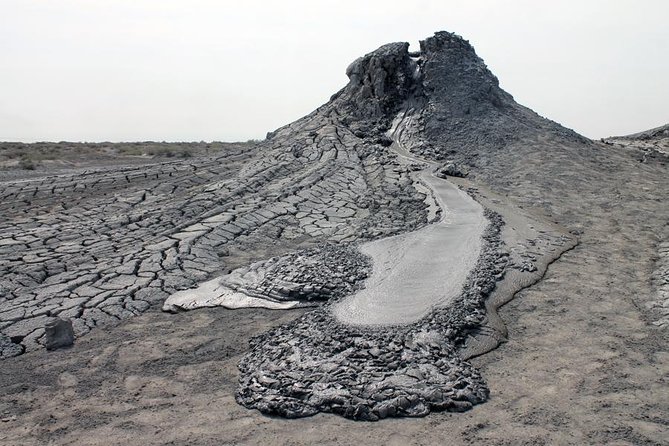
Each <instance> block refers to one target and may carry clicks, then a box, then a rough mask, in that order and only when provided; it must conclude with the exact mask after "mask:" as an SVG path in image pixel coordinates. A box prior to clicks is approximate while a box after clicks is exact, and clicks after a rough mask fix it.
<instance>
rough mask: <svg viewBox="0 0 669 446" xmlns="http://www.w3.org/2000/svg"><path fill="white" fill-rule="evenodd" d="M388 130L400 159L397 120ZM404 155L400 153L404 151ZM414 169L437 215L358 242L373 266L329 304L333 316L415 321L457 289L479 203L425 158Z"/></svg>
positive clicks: (472, 258) (470, 258) (352, 320)
mask: <svg viewBox="0 0 669 446" xmlns="http://www.w3.org/2000/svg"><path fill="white" fill-rule="evenodd" d="M405 114H406V112H402V113H400V115H399V119H397V120H396V121H399V122H397V123H396V124H395V125H393V128H392V130H391V136H392V137H394V140H395V142H394V144H393V145H392V146H391V148H392V149H394V150H395V151H396V152H397V153H398V154H399V155H400V157H401V158H404V159H406V160H413V161H418V162H419V163H421V161H422V160H419V159H416V158H414V157H411V156H410V155H408V153H407V152H406V150H405V149H404V148H403V147H402V145H401V141H400V140H399V138H396V137H395V136H396V135H397V134H398V133H399V132H401V131H402V129H401V128H398V126H401V121H402V120H403V118H404V116H405ZM405 154H406V155H405ZM425 164H426V166H427V167H426V168H424V169H423V170H422V171H419V172H418V175H417V176H418V179H419V181H420V182H421V184H423V185H425V187H427V188H429V189H430V192H431V193H430V197H434V201H435V202H436V205H437V206H438V207H439V208H438V209H439V210H438V211H433V212H432V213H434V214H436V213H437V212H440V214H441V218H440V219H439V221H437V222H434V223H432V224H430V225H427V226H425V227H423V228H421V229H419V230H417V231H413V232H410V233H407V234H401V235H396V236H393V237H389V238H385V239H381V240H375V241H373V242H369V243H367V244H364V245H362V246H361V248H360V249H361V251H362V252H363V253H364V254H366V255H368V256H369V257H371V258H372V260H373V264H374V270H373V272H372V274H371V276H370V278H369V279H367V280H366V282H365V288H364V289H363V290H361V291H359V292H357V293H355V294H354V295H352V296H349V297H346V298H344V299H342V300H341V301H339V302H338V303H337V304H336V305H334V306H333V307H332V311H333V313H334V315H335V317H336V318H337V319H338V320H339V321H340V322H342V323H344V324H350V325H399V324H407V323H411V322H416V321H418V320H419V319H421V318H423V317H424V316H425V315H426V314H427V313H429V312H430V311H431V310H432V309H433V308H435V307H440V306H441V307H443V306H447V305H449V304H451V303H452V302H453V301H454V300H455V299H456V298H457V297H458V296H459V295H460V294H461V293H462V290H463V287H464V285H465V282H466V280H467V277H468V275H469V273H470V271H471V270H472V269H473V268H474V267H475V265H476V261H477V259H478V256H479V253H480V251H481V235H482V234H483V231H484V229H485V226H486V222H485V218H484V216H483V208H482V207H481V205H480V204H479V203H477V202H476V201H474V200H473V199H472V198H471V197H469V196H468V195H467V194H466V193H465V192H463V191H461V190H460V189H458V188H457V187H456V186H455V185H454V184H453V183H450V182H449V181H447V180H445V179H442V178H439V177H437V176H436V175H434V173H433V172H432V171H431V170H433V169H434V168H435V167H436V165H435V163H429V164H428V163H425Z"/></svg>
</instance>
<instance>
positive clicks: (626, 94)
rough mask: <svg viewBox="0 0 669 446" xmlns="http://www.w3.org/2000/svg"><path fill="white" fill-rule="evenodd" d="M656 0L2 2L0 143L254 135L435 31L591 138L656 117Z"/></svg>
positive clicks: (668, 67)
mask: <svg viewBox="0 0 669 446" xmlns="http://www.w3.org/2000/svg"><path fill="white" fill-rule="evenodd" d="M667 17H669V1H666V0H636V1H612V0H609V1H604V0H602V1H598V0H577V1H571V0H561V1H556V2H547V1H536V0H534V1H532V0H519V1H509V0H506V1H501V0H500V1H492V0H487V1H486V0H480V1H477V0H470V1H465V0H459V1H455V0H434V1H428V0H425V1H413V2H412V1H408V0H403V1H395V0H382V1H367V2H363V1H362V0H358V1H349V0H344V1H342V0H340V1H318V0H311V1H308V0H285V1H274V2H272V1H258V0H243V1H227V0H219V1H213V0H188V1H186V0H181V1H177V0H153V1H149V0H115V1H111V0H0V140H12V141H19V140H22V141H35V140H53V141H59V140H67V141H135V140H158V141H162V140H166V141H191V140H194V141H199V140H207V141H209V140H224V141H232V140H246V139H250V138H263V137H264V136H265V133H266V132H267V131H269V130H273V129H275V128H276V127H279V126H281V125H283V124H287V123H288V122H291V121H293V120H295V119H297V118H299V117H301V116H303V115H305V114H307V113H309V112H310V111H312V110H313V109H314V108H316V107H317V106H319V105H321V104H323V103H324V102H326V101H327V100H328V98H329V97H330V95H332V94H333V93H335V92H336V91H337V90H338V89H340V88H341V87H343V86H344V85H345V84H346V82H347V78H346V75H345V69H346V67H347V65H348V64H349V63H350V62H351V61H353V60H354V59H355V58H357V57H358V56H360V55H362V54H365V53H367V52H370V51H372V50H374V49H376V48H377V47H378V46H380V45H382V44H384V43H388V42H394V41H407V42H410V43H411V44H412V46H414V47H417V42H418V40H419V39H423V38H425V37H428V36H430V35H432V34H433V32H434V31H438V30H447V31H452V32H456V33H457V34H460V35H462V36H463V37H464V38H466V39H468V40H469V41H470V42H472V44H473V45H474V47H475V48H476V50H477V52H478V54H479V55H480V56H481V57H483V59H484V60H485V61H486V63H487V64H488V66H489V67H490V68H491V70H492V71H493V73H495V74H496V75H497V77H498V78H499V79H500V83H501V84H502V87H503V88H504V89H506V90H507V91H508V92H509V93H511V94H512V95H514V97H515V98H516V100H517V101H518V102H520V103H521V104H524V105H526V106H529V107H530V108H532V109H534V110H535V111H537V112H538V113H539V114H541V115H544V116H546V117H549V118H551V119H553V120H555V121H558V122H560V123H562V124H563V125H565V126H567V127H570V128H573V129H575V130H577V131H578V132H580V133H582V134H584V135H586V136H589V137H593V138H600V137H603V136H610V135H620V134H627V133H632V132H636V131H641V130H645V129H648V128H651V127H656V126H659V125H663V124H666V123H668V122H669V107H668V106H667V104H669V25H668V24H667Z"/></svg>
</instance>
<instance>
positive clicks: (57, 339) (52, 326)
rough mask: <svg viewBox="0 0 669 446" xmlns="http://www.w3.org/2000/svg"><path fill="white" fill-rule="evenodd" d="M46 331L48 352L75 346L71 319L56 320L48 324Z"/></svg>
mask: <svg viewBox="0 0 669 446" xmlns="http://www.w3.org/2000/svg"><path fill="white" fill-rule="evenodd" d="M45 330H46V334H45V337H46V340H45V346H46V349H47V350H56V349H59V348H62V347H69V346H70V345H72V344H74V329H73V328H72V321H71V320H69V319H67V320H65V319H61V318H59V317H57V318H54V319H52V320H50V321H49V322H47V323H46V326H45Z"/></svg>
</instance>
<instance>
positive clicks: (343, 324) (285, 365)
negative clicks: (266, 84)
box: [163, 33, 578, 421]
mask: <svg viewBox="0 0 669 446" xmlns="http://www.w3.org/2000/svg"><path fill="white" fill-rule="evenodd" d="M408 46H409V45H408V44H406V43H394V44H389V45H385V46H383V47H381V48H379V49H378V50H376V51H374V52H372V53H370V54H368V55H366V56H364V57H362V58H360V59H358V60H356V61H355V62H354V63H353V64H351V66H350V67H349V68H348V70H347V74H348V76H349V78H350V82H349V84H348V85H347V86H346V87H345V88H344V89H343V90H342V91H340V92H339V93H337V94H336V95H334V96H333V98H332V100H331V101H330V102H329V103H328V104H326V105H324V106H323V107H321V108H319V109H318V110H316V111H315V112H314V113H312V114H311V115H309V116H307V117H305V118H303V119H301V120H299V121H297V122H295V123H293V124H291V125H289V126H287V127H284V128H282V129H279V130H278V131H277V132H274V133H273V134H271V135H269V136H268V142H266V143H265V144H267V147H268V149H269V150H273V151H282V150H285V149H286V148H287V147H290V150H291V152H292V153H297V154H298V155H297V156H299V157H306V158H307V159H316V158H317V159H319V160H321V161H322V160H323V155H322V154H318V151H319V150H321V149H322V147H323V146H325V147H328V146H329V145H331V146H332V147H333V148H334V149H335V150H336V152H335V154H333V155H329V156H328V158H329V160H327V163H328V165H330V166H337V165H338V164H339V163H343V164H344V165H348V163H349V162H350V161H351V160H352V159H356V158H357V159H360V161H361V164H362V165H365V164H366V163H370V162H371V163H374V164H375V163H376V162H377V161H376V158H377V157H379V156H381V157H383V161H382V162H383V164H384V165H386V166H392V172H393V174H394V175H396V176H404V184H405V186H404V187H403V190H402V191H403V192H405V193H406V192H407V191H410V193H411V194H412V195H413V196H414V197H416V198H414V200H416V199H420V200H421V201H422V206H420V207H419V212H421V213H420V218H419V219H418V220H417V221H415V223H414V224H411V225H404V226H394V227H392V229H391V231H388V232H386V233H385V234H379V233H378V232H376V231H375V232H372V233H369V234H365V235H363V236H360V235H356V236H354V237H345V238H342V239H341V240H340V241H339V246H340V247H344V246H346V247H347V248H346V250H345V251H339V252H338V253H337V252H334V251H331V252H330V254H332V255H334V258H335V261H332V260H330V261H324V260H323V259H322V257H321V259H320V260H319V259H315V258H314V256H318V255H319V252H320V250H321V248H315V250H312V251H311V252H309V253H306V252H304V253H299V254H298V255H297V257H295V255H294V254H293V255H292V257H290V258H289V257H284V258H280V257H279V258H273V259H268V260H265V261H261V262H258V263H256V264H253V265H252V266H251V267H242V268H240V269H238V270H236V271H233V272H232V273H230V274H226V275H224V276H222V277H221V278H219V279H218V281H217V280H212V281H211V282H208V283H206V284H204V285H202V286H201V287H199V288H197V289H195V290H193V291H181V292H178V293H176V294H174V295H173V296H171V297H170V298H168V299H167V301H166V302H165V305H164V307H163V308H164V309H165V310H168V311H178V310H184V309H193V308H199V307H207V306H216V305H223V306H226V307H228V308H238V307H240V306H244V305H249V306H258V307H262V306H267V307H269V308H288V307H294V306H303V305H307V304H309V302H313V301H319V300H324V301H326V303H325V304H323V305H322V306H321V307H320V308H318V309H317V310H314V311H312V312H309V313H307V314H306V315H304V316H303V317H301V318H299V319H298V320H297V321H295V322H293V323H292V324H290V325H287V326H281V327H278V328H276V329H273V330H272V331H270V332H269V333H266V334H263V335H261V336H260V337H258V338H257V339H255V340H254V341H253V342H252V348H251V351H250V352H249V353H248V354H247V355H246V356H245V357H244V359H243V360H242V361H241V363H240V370H241V372H242V377H241V379H240V389H239V392H238V395H237V400H238V401H239V402H240V403H241V404H243V405H245V406H247V407H252V408H257V409H259V410H261V411H262V412H264V413H269V414H278V415H282V416H286V417H302V416H308V415H313V414H315V413H317V412H321V411H322V412H333V413H337V414H340V415H343V416H345V417H349V418H354V419H359V420H371V421H374V420H378V419H381V418H386V417H390V416H423V415H426V414H427V413H429V412H430V411H432V410H452V411H462V410H466V409H468V408H470V407H472V405H473V404H476V403H480V402H482V401H484V400H485V399H486V398H487V395H488V389H487V387H486V384H485V382H484V381H483V379H482V378H481V376H480V375H479V373H478V372H477V371H476V370H475V369H474V368H472V367H471V365H470V364H469V363H467V362H466V361H465V360H463V357H464V358H469V357H472V356H475V355H478V354H481V353H484V352H486V351H488V350H489V349H491V348H493V347H495V346H496V345H497V343H498V342H499V340H500V339H501V338H502V337H503V336H502V334H501V333H502V332H503V329H504V328H503V326H500V325H499V324H497V325H494V324H490V323H488V319H487V317H486V308H485V303H484V302H485V300H486V298H487V297H488V296H489V295H490V293H491V292H492V290H493V289H495V287H496V282H497V281H500V280H503V279H504V277H505V275H506V274H507V272H508V271H509V270H512V269H514V268H515V270H516V272H515V273H509V274H508V276H509V277H508V279H506V280H507V282H506V283H508V284H505V287H504V292H503V293H501V294H503V295H504V296H502V297H498V298H497V299H498V302H500V303H501V302H504V301H506V300H508V299H510V297H511V296H512V295H513V293H515V292H516V291H517V290H518V289H520V288H521V287H523V286H527V285H528V284H530V283H532V282H534V281H536V280H537V279H538V277H540V275H541V274H542V273H543V271H544V270H545V268H546V265H547V264H548V263H549V262H550V261H552V260H554V259H555V258H557V256H558V255H559V254H560V253H561V252H562V251H564V250H566V249H569V248H571V247H573V245H574V241H575V239H574V238H573V237H571V236H569V235H567V234H566V233H565V231H562V230H560V229H559V228H555V227H553V226H551V225H549V224H548V223H546V222H541V221H534V220H533V221H531V220H529V219H527V218H525V219H523V218H522V217H520V216H518V218H517V220H516V225H515V226H514V227H513V228H511V230H512V231H513V232H514V233H522V234H525V235H526V236H527V238H526V239H525V240H523V241H527V240H531V241H532V244H533V246H536V249H535V250H534V253H533V254H531V255H529V254H527V253H525V252H521V253H520V255H519V256H518V257H515V256H514V258H511V257H510V256H509V254H510V253H509V251H508V249H509V248H511V249H512V250H514V251H518V250H521V251H524V250H525V249H524V246H522V245H521V246H518V243H517V241H515V240H514V241H513V242H512V245H511V246H504V243H503V241H502V235H501V228H502V225H503V217H502V215H503V214H504V213H514V214H518V213H517V212H515V211H511V210H509V209H499V210H498V211H496V212H493V211H491V210H490V209H484V206H482V205H481V204H480V203H479V202H478V201H476V199H475V197H473V196H470V195H469V194H468V193H467V192H466V191H465V189H466V187H467V185H468V184H469V183H467V182H465V180H461V182H460V184H455V183H453V182H451V181H449V179H448V176H447V174H448V173H451V174H452V172H451V171H449V169H448V168H451V169H452V164H453V162H452V161H449V162H448V163H446V162H444V160H443V158H444V157H443V155H442V153H443V150H441V149H440V150H439V155H434V156H431V152H430V150H433V149H430V146H431V144H432V143H430V142H429V139H428V137H427V136H428V132H427V130H428V128H429V122H430V120H429V117H430V116H431V113H432V107H431V101H439V102H440V103H446V102H449V101H450V100H451V99H452V95H451V92H450V88H456V89H460V88H467V92H462V91H456V93H458V94H459V95H461V96H462V97H461V98H460V101H461V102H462V103H461V104H458V106H459V107H468V108H469V109H470V111H469V112H468V113H469V114H472V113H473V114H474V116H477V117H478V118H480V119H483V117H482V116H480V115H485V114H488V115H492V116H490V118H495V119H497V120H498V121H501V122H498V123H497V124H496V126H503V125H511V124H513V125H514V126H518V125H519V124H518V122H517V121H518V120H519V119H520V118H524V120H525V121H528V122H527V123H526V124H530V123H533V122H534V121H537V122H540V123H542V124H543V125H549V126H552V127H553V130H554V131H555V132H557V133H558V134H564V135H567V136H569V137H572V138H575V139H578V136H577V135H574V134H573V133H571V132H570V131H568V130H565V129H562V128H561V127H559V126H557V125H555V124H550V123H548V124H546V123H544V122H543V120H542V119H541V118H539V117H538V116H536V115H534V114H532V113H531V112H529V111H527V110H525V109H522V107H520V106H518V105H516V104H515V103H514V102H513V101H512V99H511V98H510V96H508V95H507V94H506V93H504V92H502V91H501V90H499V87H498V86H497V81H496V79H495V78H494V77H493V76H492V74H490V73H489V72H488V71H487V69H486V68H485V65H484V64H483V62H482V61H481V60H480V59H479V58H478V57H476V55H475V53H474V51H473V49H472V48H471V47H470V46H469V45H468V44H467V43H466V42H465V41H463V40H462V39H461V38H460V37H457V36H455V35H452V34H448V33H438V34H436V35H435V36H434V37H432V38H429V39H427V40H426V41H424V42H421V52H420V53H418V54H410V53H409V52H408ZM444 57H446V58H448V59H449V60H448V63H445V62H444V61H443V60H442V59H443V58H444ZM451 59H452V60H451ZM439 64H443V65H444V67H445V68H440V66H439ZM454 66H455V67H457V66H462V69H463V72H462V73H460V76H461V77H463V78H465V80H467V81H468V82H471V83H473V84H474V85H468V86H466V87H464V86H459V85H448V81H449V79H448V75H450V70H451V69H453V67H454ZM446 68H447V69H446ZM437 87H438V88H437ZM444 87H448V88H449V91H448V92H444V91H441V90H440V88H444ZM479 95H482V96H479ZM456 99H457V97H456ZM481 101H483V104H481ZM503 101H506V102H503ZM473 107H476V109H474V111H473V112H472V109H473ZM505 108H506V109H505ZM515 114H517V116H514V115H515ZM509 115H510V116H509ZM505 119H507V120H509V122H504V120H505ZM482 122H487V120H486V121H482ZM516 133H518V132H516ZM495 134H496V133H495ZM477 135H478V136H479V137H480V136H481V135H482V134H479V133H478V130H477ZM470 136H471V135H470ZM517 137H520V135H518V136H517ZM300 142H302V143H301V144H300ZM485 143H486V141H482V144H485ZM487 143H489V144H490V143H492V141H489V142H487ZM362 150H364V151H365V152H364V154H363V153H362V152H361V151H362ZM458 162H459V161H458ZM447 167H448V168H447ZM460 176H464V175H460ZM461 188H462V189H461ZM397 192H398V191H392V190H388V191H387V193H388V194H389V198H390V201H389V202H388V203H387V204H386V205H385V206H379V205H377V204H375V203H374V204H371V205H370V206H369V207H368V208H367V209H366V210H367V212H365V211H362V213H363V214H367V215H369V216H370V217H373V216H374V214H375V213H377V212H379V211H380V210H381V209H384V210H385V209H393V207H396V208H395V209H398V210H399V209H401V206H402V202H403V201H404V199H403V198H402V197H401V196H398V195H399V194H398V193H397ZM333 193H334V194H337V193H338V192H336V191H333ZM470 193H473V191H470ZM297 195H298V196H299V193H298V194H297ZM340 196H342V198H343V197H344V195H343V194H342V195H340ZM321 198H322V197H319V199H321ZM480 200H481V198H480V197H479V201H480ZM347 202H349V203H350V199H345V198H344V199H342V201H341V202H339V204H337V205H335V206H333V208H332V209H330V210H328V211H326V212H325V215H326V223H325V224H326V228H328V229H329V230H330V231H331V230H332V229H331V228H335V227H337V226H336V225H335V224H333V223H331V222H334V223H336V222H338V221H341V220H339V219H341V218H346V217H353V216H357V215H360V213H361V210H359V209H358V210H356V209H355V208H353V207H352V206H351V205H349V204H347ZM413 202H414V203H415V201H413ZM297 210H298V212H300V211H301V209H300V208H299V204H298V209H297ZM400 212H401V211H400ZM302 213H303V214H305V215H308V217H306V218H313V217H312V216H313V215H314V214H318V213H317V212H313V211H311V210H310V209H309V210H307V209H305V210H303V211H302ZM296 215H297V213H296ZM312 221H314V224H317V223H316V221H317V220H312ZM533 225H534V226H533ZM309 226H310V225H306V226H305V227H307V228H308V227H309ZM530 227H531V228H533V230H529V228H530ZM533 231H534V232H533ZM366 239H367V240H370V239H371V240H370V241H365V240H366ZM537 242H538V243H537ZM542 243H543V244H544V246H542ZM358 251H359V253H357V252H358ZM361 254H362V255H363V256H366V258H367V262H368V264H371V270H370V269H369V267H368V268H366V269H365V270H364V271H365V272H364V274H360V273H359V272H360V270H359V269H356V265H355V264H350V262H347V259H349V258H356V257H358V256H360V255H361ZM523 256H525V257H523ZM362 263H363V262H359V264H362ZM285 264H291V265H292V266H293V267H292V271H291V272H287V271H285V269H282V265H285ZM315 270H318V273H317V274H315ZM518 275H521V277H520V278H519V277H517V276H518ZM338 277H340V278H341V277H344V278H345V280H344V281H341V280H337V279H336V278H338ZM361 279H364V281H363V280H361ZM323 288H325V289H327V290H328V293H326V295H325V296H323V294H322V292H321V291H322V289H323ZM495 309H496V308H495V306H494V305H491V306H489V308H488V311H489V312H491V313H494V311H495Z"/></svg>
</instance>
